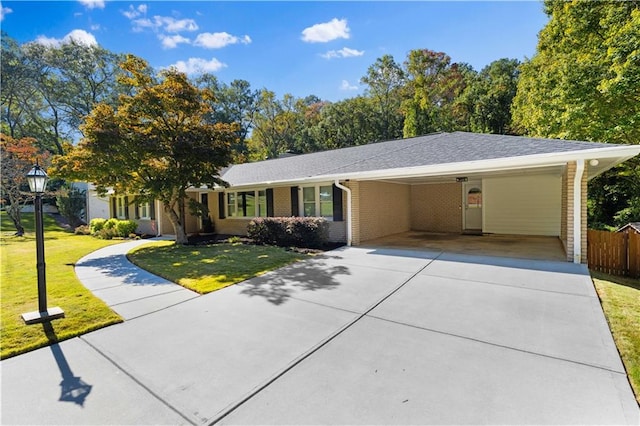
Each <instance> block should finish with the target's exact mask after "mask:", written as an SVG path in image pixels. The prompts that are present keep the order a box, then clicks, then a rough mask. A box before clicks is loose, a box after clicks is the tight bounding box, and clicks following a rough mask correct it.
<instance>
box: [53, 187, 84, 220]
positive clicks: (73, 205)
mask: <svg viewBox="0 0 640 426" xmlns="http://www.w3.org/2000/svg"><path fill="white" fill-rule="evenodd" d="M85 202H86V199H85V191H82V190H80V189H77V188H74V187H66V186H63V187H61V188H60V189H59V190H58V191H57V192H56V206H57V207H58V211H59V212H60V215H62V217H64V218H65V219H67V221H69V224H70V225H71V226H72V227H75V226H78V225H80V224H82V223H83V221H82V215H83V214H84V207H85Z"/></svg>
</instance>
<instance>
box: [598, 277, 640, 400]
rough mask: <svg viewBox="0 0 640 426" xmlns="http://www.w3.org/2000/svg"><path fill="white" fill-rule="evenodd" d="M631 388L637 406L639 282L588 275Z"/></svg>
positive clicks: (639, 383) (639, 397)
mask: <svg viewBox="0 0 640 426" xmlns="http://www.w3.org/2000/svg"><path fill="white" fill-rule="evenodd" d="M591 276H592V278H593V282H594V283H595V286H596V290H597V292H598V296H599V297H600V300H601V301H602V308H603V310H604V314H605V316H606V317H607V322H608V323H609V328H611V333H612V334H613V339H614V340H615V342H616V346H617V347H618V351H620V356H621V358H622V362H623V363H624V366H625V368H626V369H627V374H628V375H629V381H630V382H631V387H632V388H633V390H634V392H635V394H636V400H637V401H638V403H640V279H631V278H623V277H615V276H613V275H607V274H603V273H600V272H595V271H591Z"/></svg>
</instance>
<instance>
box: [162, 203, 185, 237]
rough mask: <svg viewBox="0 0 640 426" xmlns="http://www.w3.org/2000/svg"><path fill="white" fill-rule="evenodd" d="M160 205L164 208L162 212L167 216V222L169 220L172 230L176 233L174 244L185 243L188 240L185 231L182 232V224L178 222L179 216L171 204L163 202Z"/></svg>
mask: <svg viewBox="0 0 640 426" xmlns="http://www.w3.org/2000/svg"><path fill="white" fill-rule="evenodd" d="M162 206H163V208H164V212H165V213H166V214H167V216H168V217H169V222H171V225H172V226H173V231H174V232H175V234H176V244H187V243H188V242H189V240H188V239H187V233H186V232H184V224H183V223H181V222H180V218H179V217H178V215H177V214H176V212H175V210H173V208H172V207H171V204H169V203H167V202H163V203H162Z"/></svg>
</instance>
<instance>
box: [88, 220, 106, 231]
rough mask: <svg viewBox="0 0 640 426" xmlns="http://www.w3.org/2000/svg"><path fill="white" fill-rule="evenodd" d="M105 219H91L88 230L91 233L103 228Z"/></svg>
mask: <svg viewBox="0 0 640 426" xmlns="http://www.w3.org/2000/svg"><path fill="white" fill-rule="evenodd" d="M106 221H107V219H101V218H95V219H91V222H90V223H89V230H90V231H91V234H96V233H98V232H100V231H101V230H102V228H104V224H105V222H106Z"/></svg>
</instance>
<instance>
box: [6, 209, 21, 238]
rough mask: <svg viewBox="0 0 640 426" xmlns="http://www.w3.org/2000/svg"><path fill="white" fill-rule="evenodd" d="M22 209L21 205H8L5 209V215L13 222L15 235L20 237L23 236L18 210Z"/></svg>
mask: <svg viewBox="0 0 640 426" xmlns="http://www.w3.org/2000/svg"><path fill="white" fill-rule="evenodd" d="M21 209H22V205H21V204H20V203H17V204H13V203H12V204H10V205H9V207H8V208H7V214H8V215H9V217H10V218H11V221H13V226H15V228H16V233H15V235H16V236H18V237H21V236H23V235H24V227H23V226H22V218H21V217H20V210H21Z"/></svg>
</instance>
